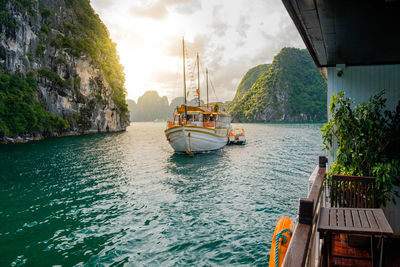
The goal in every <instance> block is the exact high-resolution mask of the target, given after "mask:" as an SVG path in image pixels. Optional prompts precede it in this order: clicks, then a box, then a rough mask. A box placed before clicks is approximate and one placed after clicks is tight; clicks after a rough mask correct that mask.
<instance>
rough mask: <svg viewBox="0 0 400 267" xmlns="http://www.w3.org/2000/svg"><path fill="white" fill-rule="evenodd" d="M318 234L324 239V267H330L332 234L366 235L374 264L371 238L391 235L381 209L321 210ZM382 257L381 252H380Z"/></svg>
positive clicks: (390, 229) (391, 231) (391, 232)
mask: <svg viewBox="0 0 400 267" xmlns="http://www.w3.org/2000/svg"><path fill="white" fill-rule="evenodd" d="M318 232H320V233H321V234H322V236H323V238H324V246H325V253H326V254H325V255H327V256H328V257H327V262H326V266H330V256H331V251H330V243H331V240H332V239H331V237H332V234H333V233H336V234H338V233H347V234H359V235H367V236H370V237H371V256H372V257H371V258H372V262H374V253H373V250H374V249H373V237H374V236H379V237H381V238H382V237H383V236H388V235H393V230H392V228H391V227H390V225H389V223H388V221H387V219H386V217H385V214H384V213H383V210H382V209H360V208H321V213H320V217H319V222H318ZM381 256H382V250H381Z"/></svg>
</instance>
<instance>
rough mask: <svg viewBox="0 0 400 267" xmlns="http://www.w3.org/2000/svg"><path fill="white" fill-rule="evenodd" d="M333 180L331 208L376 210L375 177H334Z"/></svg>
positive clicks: (331, 183) (331, 184)
mask: <svg viewBox="0 0 400 267" xmlns="http://www.w3.org/2000/svg"><path fill="white" fill-rule="evenodd" d="M331 179H332V180H331V182H330V202H331V207H341V208H376V198H375V178H374V177H365V176H348V175H333V176H332V178H331Z"/></svg>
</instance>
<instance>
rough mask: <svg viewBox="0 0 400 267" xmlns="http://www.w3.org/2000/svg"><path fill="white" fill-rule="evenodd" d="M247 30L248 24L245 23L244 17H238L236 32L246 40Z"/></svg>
mask: <svg viewBox="0 0 400 267" xmlns="http://www.w3.org/2000/svg"><path fill="white" fill-rule="evenodd" d="M248 29H250V24H248V23H247V20H246V18H245V17H244V16H240V18H239V22H238V24H237V26H236V28H235V30H236V32H237V33H238V34H239V35H240V36H242V37H243V38H246V37H247V30H248Z"/></svg>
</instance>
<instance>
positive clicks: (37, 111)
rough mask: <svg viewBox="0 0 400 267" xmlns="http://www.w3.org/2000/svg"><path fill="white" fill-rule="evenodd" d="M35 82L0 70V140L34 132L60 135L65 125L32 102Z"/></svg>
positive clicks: (65, 123)
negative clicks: (1, 137) (57, 133)
mask: <svg viewBox="0 0 400 267" xmlns="http://www.w3.org/2000/svg"><path fill="white" fill-rule="evenodd" d="M36 86H37V82H36V80H35V79H34V78H33V75H31V74H28V75H27V78H26V79H23V78H19V77H18V76H16V75H8V74H4V73H3V72H2V71H1V70H0V136H4V135H5V136H14V135H20V134H25V133H32V132H35V131H38V132H40V133H45V134H46V133H52V132H54V131H63V130H65V129H67V128H68V127H69V123H68V121H66V120H63V119H61V118H59V117H57V116H55V115H54V114H52V113H50V112H48V111H46V110H45V109H44V108H43V107H42V106H41V104H40V103H39V102H38V101H36V100H35V98H34V92H35V90H37V88H36Z"/></svg>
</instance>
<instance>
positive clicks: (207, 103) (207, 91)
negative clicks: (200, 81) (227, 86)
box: [206, 69, 208, 109]
mask: <svg viewBox="0 0 400 267" xmlns="http://www.w3.org/2000/svg"><path fill="white" fill-rule="evenodd" d="M206 80H207V109H208V69H206Z"/></svg>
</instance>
